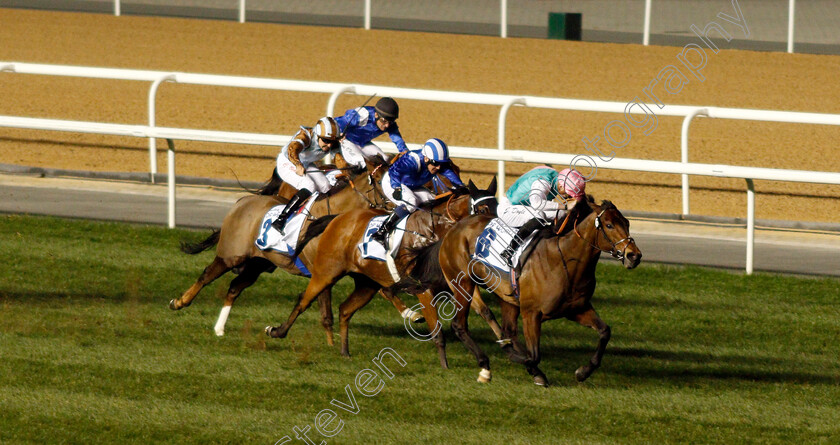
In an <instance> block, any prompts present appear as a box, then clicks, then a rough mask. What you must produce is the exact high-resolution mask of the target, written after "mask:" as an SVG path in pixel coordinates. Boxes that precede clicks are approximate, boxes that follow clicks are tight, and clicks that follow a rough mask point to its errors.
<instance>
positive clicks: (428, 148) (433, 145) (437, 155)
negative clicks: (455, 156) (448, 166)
mask: <svg viewBox="0 0 840 445" xmlns="http://www.w3.org/2000/svg"><path fill="white" fill-rule="evenodd" d="M422 153H423V156H425V157H427V158H429V159H430V160H432V161H434V162H435V163H444V162H449V147H447V146H446V144H445V143H444V142H443V141H442V140H440V139H438V138H432V139H429V140H428V141H426V143H425V144H423V150H422Z"/></svg>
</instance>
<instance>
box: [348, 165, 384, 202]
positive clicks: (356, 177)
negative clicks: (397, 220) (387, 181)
mask: <svg viewBox="0 0 840 445" xmlns="http://www.w3.org/2000/svg"><path fill="white" fill-rule="evenodd" d="M365 165H366V168H365V169H364V170H362V169H359V170H351V172H350V174H349V175H348V176H349V182H350V185H351V187H353V189H354V190H355V191H356V192H358V193H359V194H360V195H361V196H362V197H363V198H364V200H365V201H367V203H368V205H369V206H370V207H374V208H380V209H386V210H387V209H390V207H393V205H392V204H391V202H390V201H388V199H387V198H386V197H385V193H383V192H382V186H381V185H380V181H381V180H382V176H383V175H385V172H387V171H388V162H387V161H385V160H383V159H382V158H380V157H379V156H375V157H371V158H367V159H365Z"/></svg>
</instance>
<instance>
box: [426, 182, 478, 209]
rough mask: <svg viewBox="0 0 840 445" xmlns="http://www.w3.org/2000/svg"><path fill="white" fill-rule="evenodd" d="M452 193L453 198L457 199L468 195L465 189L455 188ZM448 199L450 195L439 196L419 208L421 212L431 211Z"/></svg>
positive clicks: (467, 190)
mask: <svg viewBox="0 0 840 445" xmlns="http://www.w3.org/2000/svg"><path fill="white" fill-rule="evenodd" d="M452 193H453V194H454V195H455V198H457V197H459V196H463V195H468V194H469V193H470V191H469V189H468V188H466V187H457V188H455V189H453V190H452ZM449 199H450V195H448V194H443V195H442V196H439V197H437V198H435V199H433V200H431V201H428V202H425V203H423V204H421V205H420V207H419V208H420V209H422V210H432V209H434V208H435V207H437V206H439V205H441V204H443V203H445V202H446V201H448V200H449Z"/></svg>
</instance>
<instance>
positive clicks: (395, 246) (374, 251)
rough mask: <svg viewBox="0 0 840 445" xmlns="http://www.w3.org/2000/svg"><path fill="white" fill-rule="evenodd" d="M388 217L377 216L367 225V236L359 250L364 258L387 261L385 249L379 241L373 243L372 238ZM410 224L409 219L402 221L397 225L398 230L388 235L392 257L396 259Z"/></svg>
mask: <svg viewBox="0 0 840 445" xmlns="http://www.w3.org/2000/svg"><path fill="white" fill-rule="evenodd" d="M387 217H388V215H382V216H376V217H374V218H373V219H371V220H370V222H369V223H368V225H367V229H365V236H364V238H363V239H362V242H361V244H359V245H358V246H359V250H360V251H361V252H362V258H367V259H372V260H379V261H385V247H384V246H383V245H382V244H380V243H379V242H377V241H371V240H370V237H371V235H373V234H374V233H376V230H377V229H379V226H381V225H382V223H383V222H385V218H387ZM407 222H408V217H405V218H403V219H401V220H400V221H399V222H398V223H397V227H396V229H394V231H393V232H391V233H390V234H388V244H390V246H391V252H390V253H391V257H392V258H396V256H397V251H399V250H400V249H399V246H400V243H401V242H402V238H403V235H405V226H406V223H407Z"/></svg>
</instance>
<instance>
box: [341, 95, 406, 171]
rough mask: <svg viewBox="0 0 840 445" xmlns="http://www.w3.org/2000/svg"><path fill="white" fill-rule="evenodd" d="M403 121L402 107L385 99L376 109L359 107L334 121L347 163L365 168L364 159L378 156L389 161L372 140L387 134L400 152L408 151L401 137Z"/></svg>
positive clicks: (378, 103) (377, 103)
mask: <svg viewBox="0 0 840 445" xmlns="http://www.w3.org/2000/svg"><path fill="white" fill-rule="evenodd" d="M398 117H400V107H399V105H397V102H396V101H395V100H394V99H392V98H390V97H383V98H382V99H379V101H378V102H376V106H374V107H359V108H354V109H352V110H347V111H346V112H345V113H344V116H339V117H337V118H335V120H336V122H338V125H339V127H340V130H341V133H343V134H344V139H343V140H342V141H341V145H342V147H341V148H342V152H343V153H344V157H345V160H346V161H347V162H348V163H350V164H353V165H357V166H359V167H362V168H364V167H365V161H364V158H371V157H374V156H379V157H381V158H382V159H384V160H386V161H387V160H388V155H386V154H385V153H384V152H383V151H382V149H381V148H379V147H378V146H376V144H373V143H371V141H372V140H374V139H376V138H377V137H379V136H381V135H382V134H384V133H388V137H390V138H391V141H393V142H394V144H396V146H397V149H399V151H400V152H403V151H407V150H408V146H407V145H405V141H404V140H403V138H402V134H400V128H399V127H398V126H397V118H398Z"/></svg>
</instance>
